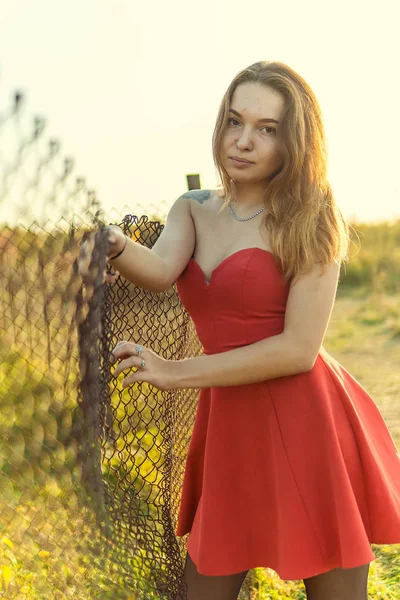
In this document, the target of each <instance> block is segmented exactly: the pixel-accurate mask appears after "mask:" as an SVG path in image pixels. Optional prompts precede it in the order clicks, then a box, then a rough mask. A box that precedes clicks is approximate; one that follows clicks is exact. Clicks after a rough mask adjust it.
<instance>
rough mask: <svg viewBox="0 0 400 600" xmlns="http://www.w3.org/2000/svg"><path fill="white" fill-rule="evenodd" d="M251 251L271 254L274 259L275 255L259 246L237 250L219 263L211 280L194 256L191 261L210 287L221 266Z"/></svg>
mask: <svg viewBox="0 0 400 600" xmlns="http://www.w3.org/2000/svg"><path fill="white" fill-rule="evenodd" d="M249 250H253V251H256V250H260V251H261V252H264V253H265V254H269V255H270V256H272V257H273V253H272V252H271V251H270V250H264V248H259V247H258V246H254V247H251V248H242V249H241V250H237V251H236V252H233V254H229V256H227V257H226V258H224V260H223V261H221V262H220V263H219V265H217V266H216V267H215V269H214V270H213V271H212V273H211V275H210V279H206V276H205V274H204V271H203V269H202V268H201V266H200V265H199V263H198V262H197V260H196V259H195V258H194V257H193V256H192V257H191V258H190V260H191V261H192V262H194V264H195V265H197V266H198V268H199V269H200V271H201V272H202V274H203V278H204V281H205V283H207V285H210V284H211V280H212V278H213V275H214V273H215V272H216V271H217V270H218V269H219V268H220V267H221V266H222V265H223V264H224V263H226V261H227V260H228V259H230V258H232V257H233V256H236V255H237V254H240V253H241V252H248V251H249Z"/></svg>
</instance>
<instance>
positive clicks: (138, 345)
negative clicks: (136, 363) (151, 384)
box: [136, 344, 146, 367]
mask: <svg viewBox="0 0 400 600" xmlns="http://www.w3.org/2000/svg"><path fill="white" fill-rule="evenodd" d="M136 352H137V353H138V355H139V354H140V353H141V352H143V346H141V345H140V344H137V345H136ZM140 366H141V367H145V366H146V363H145V362H144V360H142V362H141V363H140Z"/></svg>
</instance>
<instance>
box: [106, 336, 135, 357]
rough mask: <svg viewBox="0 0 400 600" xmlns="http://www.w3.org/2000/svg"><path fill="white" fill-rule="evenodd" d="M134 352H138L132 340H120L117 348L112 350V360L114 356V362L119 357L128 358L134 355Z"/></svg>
mask: <svg viewBox="0 0 400 600" xmlns="http://www.w3.org/2000/svg"><path fill="white" fill-rule="evenodd" d="M133 352H136V348H135V346H134V344H132V342H127V341H125V340H122V341H121V342H118V344H117V345H116V346H115V348H114V349H113V350H112V351H111V355H110V360H111V358H112V362H114V361H116V360H118V359H123V358H127V357H128V356H132V355H133Z"/></svg>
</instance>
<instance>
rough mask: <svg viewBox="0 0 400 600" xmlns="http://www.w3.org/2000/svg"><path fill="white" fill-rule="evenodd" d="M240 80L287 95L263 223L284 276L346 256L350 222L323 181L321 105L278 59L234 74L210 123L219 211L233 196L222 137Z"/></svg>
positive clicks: (291, 276) (324, 153)
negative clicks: (277, 160)
mask: <svg viewBox="0 0 400 600" xmlns="http://www.w3.org/2000/svg"><path fill="white" fill-rule="evenodd" d="M244 82H254V83H258V84H262V85H266V86H269V87H271V88H272V89H274V90H276V91H278V92H280V93H281V94H282V95H283V96H284V99H285V109H284V113H283V119H282V122H281V123H280V127H279V129H278V132H277V139H278V142H279V144H280V149H281V153H282V159H283V166H282V167H281V168H280V169H279V170H278V171H277V172H275V173H274V174H273V175H272V176H271V177H270V178H269V180H268V186H267V187H266V189H265V192H264V204H265V210H264V214H263V225H265V227H266V229H267V232H268V240H269V243H270V246H271V250H272V252H273V255H274V257H275V260H276V259H278V263H277V264H278V268H280V270H281V272H282V274H283V276H284V278H285V281H289V280H291V279H293V281H296V280H297V279H298V278H299V277H301V276H302V275H303V274H306V273H308V272H309V271H310V270H311V269H312V268H313V266H314V265H315V264H316V263H322V264H323V265H328V264H329V263H331V262H332V261H336V262H340V261H348V260H349V255H348V251H349V242H350V234H349V225H348V224H347V223H346V221H345V219H344V218H343V215H342V213H341V211H340V209H339V207H338V206H337V204H336V201H335V198H334V196H333V193H332V189H331V186H330V184H329V182H328V181H327V149H326V141H325V132H324V126H323V122H322V116H321V109H320V106H319V103H318V100H317V98H316V96H315V95H314V92H313V91H312V89H311V88H310V86H309V85H308V84H307V83H306V81H304V79H302V77H300V75H298V74H297V73H296V72H295V71H294V70H293V69H291V68H290V67H289V66H287V65H285V64H284V63H281V62H272V61H260V62H256V63H254V64H253V65H251V66H249V67H247V68H245V69H243V70H242V71H240V72H239V73H238V75H236V77H235V78H234V79H233V81H232V83H231V84H230V85H229V87H228V89H227V91H226V92H225V94H224V96H223V98H222V101H221V105H220V108H219V112H218V115H217V120H216V124H215V128H214V133H213V139H212V145H213V158H214V163H215V165H216V167H217V170H218V173H219V176H220V179H221V183H220V184H218V186H217V193H218V195H219V196H220V197H225V198H226V199H225V201H224V203H223V205H222V207H221V208H220V210H219V211H218V214H219V213H220V212H221V211H222V210H224V209H225V208H226V207H227V206H228V205H229V204H230V203H231V201H232V200H233V199H234V197H235V195H234V194H235V187H236V184H235V182H234V181H233V180H232V179H231V178H230V177H229V175H228V173H227V171H226V170H225V169H224V167H223V165H222V160H221V143H222V137H223V135H224V132H225V128H226V126H227V123H228V118H229V112H228V111H229V108H230V102H231V99H232V95H233V92H234V91H235V88H236V87H237V86H238V85H239V84H241V83H244Z"/></svg>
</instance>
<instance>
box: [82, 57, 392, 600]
mask: <svg viewBox="0 0 400 600" xmlns="http://www.w3.org/2000/svg"><path fill="white" fill-rule="evenodd" d="M213 153H214V160H215V164H216V166H217V169H218V171H219V174H220V177H221V182H222V184H221V186H220V189H217V190H205V191H203V190H196V191H191V192H188V193H185V194H183V195H182V196H181V197H180V198H178V200H177V201H176V202H175V204H174V205H173V207H172V208H171V211H170V213H169V215H168V219H167V222H166V225H165V228H164V230H163V231H162V233H161V235H160V237H159V239H158V240H157V242H156V243H155V245H154V246H153V248H152V249H148V248H145V247H143V246H140V245H139V244H137V243H135V242H133V241H132V240H128V239H127V238H126V237H124V235H123V233H122V232H121V230H119V229H118V228H117V227H110V230H109V231H110V233H109V240H110V245H111V250H110V260H111V261H112V263H113V265H114V266H115V268H116V269H117V271H118V272H119V273H120V274H121V275H122V276H124V277H126V278H127V279H129V280H130V281H132V282H134V283H135V284H136V285H139V286H142V287H144V288H146V289H149V290H153V291H162V290H165V289H167V288H168V287H169V286H170V285H171V284H172V283H174V282H175V281H176V282H177V289H178V293H179V295H180V298H181V300H182V302H183V304H184V305H185V307H186V309H187V310H188V312H189V313H190V314H191V316H192V318H193V320H194V323H195V325H196V329H197V333H198V335H199V338H200V341H201V343H202V344H203V346H204V350H205V356H200V357H195V358H190V359H185V360H180V361H168V360H165V359H163V358H162V357H160V356H158V355H157V354H156V353H155V352H153V351H152V350H151V349H149V348H143V346H141V345H140V344H139V343H138V342H139V341H140V340H137V341H135V342H126V341H123V342H120V343H119V344H117V346H116V348H115V349H114V350H113V354H114V357H115V359H114V360H119V361H120V362H119V365H118V366H117V367H116V369H115V371H114V375H116V376H117V375H118V374H119V373H121V372H123V371H125V370H127V369H130V368H131V367H137V369H138V370H137V371H136V372H135V374H134V375H131V376H129V377H127V378H126V379H125V380H124V386H127V385H132V384H134V383H135V382H136V381H147V382H149V383H152V384H153V385H155V386H157V387H159V388H160V389H172V388H179V387H182V388H201V393H200V398H199V403H198V408H197V413H196V422H195V425H194V429H193V434H192V438H191V442H190V447H189V451H188V456H187V461H186V469H185V477H184V485H183V491H182V499H181V505H180V513H179V521H178V528H177V531H176V534H177V535H178V536H183V535H185V534H186V533H188V532H190V535H189V539H188V543H187V550H188V553H187V556H186V563H185V580H186V582H187V584H188V600H200V599H202V600H203V599H207V600H234V599H236V598H237V596H238V594H239V591H240V587H241V585H242V582H243V580H244V578H245V576H246V573H247V571H248V569H251V568H254V567H262V566H264V567H270V568H272V569H274V570H275V571H276V572H277V573H278V575H279V576H280V577H281V578H282V579H288V580H290V579H293V580H298V579H302V580H303V581H304V584H305V588H306V591H307V598H308V600H338V598H343V599H350V598H351V599H352V600H366V598H367V579H368V571H369V563H370V562H371V561H372V560H374V559H375V558H376V556H375V554H374V553H373V551H372V548H371V543H375V544H391V543H399V542H400V457H399V454H398V452H397V450H396V447H395V445H394V443H393V440H392V438H391V435H390V433H389V431H388V429H387V427H386V425H385V422H384V420H383V418H382V416H381V414H380V412H379V411H378V408H377V407H376V405H375V404H374V402H373V400H372V398H370V396H369V395H368V394H367V392H366V391H365V390H364V389H363V388H362V386H361V385H360V384H359V383H358V382H357V381H356V380H355V379H354V378H353V377H352V376H351V375H350V374H349V373H348V372H347V371H346V370H345V369H344V368H343V367H342V366H341V365H340V364H339V363H338V362H337V361H336V360H335V359H334V358H332V357H331V356H330V355H329V354H328V353H327V352H326V351H325V349H324V348H323V345H322V344H323V339H324V334H325V332H326V329H327V327H328V323H329V318H330V315H331V311H332V307H333V304H334V300H335V295H336V289H337V285H338V279H339V273H340V265H341V261H343V260H347V259H348V246H349V233H348V226H347V224H346V222H345V221H344V219H343V217H342V215H341V212H340V210H339V208H338V206H337V205H336V203H335V200H334V197H333V194H332V190H331V187H330V185H329V183H328V181H327V169H326V146H325V137H324V129H323V123H322V118H321V111H320V107H319V104H318V101H317V99H316V97H315V95H314V93H313V91H312V90H311V88H310V87H309V85H308V84H307V83H306V82H305V81H304V80H303V79H302V78H301V77H300V76H299V75H298V74H297V73H296V72H294V71H293V70H292V69H291V68H290V67H288V66H287V65H285V64H282V63H280V62H258V63H255V64H254V65H251V66H250V67H248V68H246V69H244V70H243V71H241V72H240V73H239V74H238V75H237V76H236V77H235V78H234V79H233V81H232V83H231V84H230V86H229V88H228V89H227V91H226V93H225V95H224V97H223V99H222V103H221V106H220V109H219V114H218V117H217V123H216V127H215V131H214V136H213ZM243 161H245V162H243ZM226 208H227V210H226ZM82 264H83V263H82ZM82 272H84V267H82ZM106 281H107V282H112V281H113V278H112V277H111V276H110V275H107V276H106Z"/></svg>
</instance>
